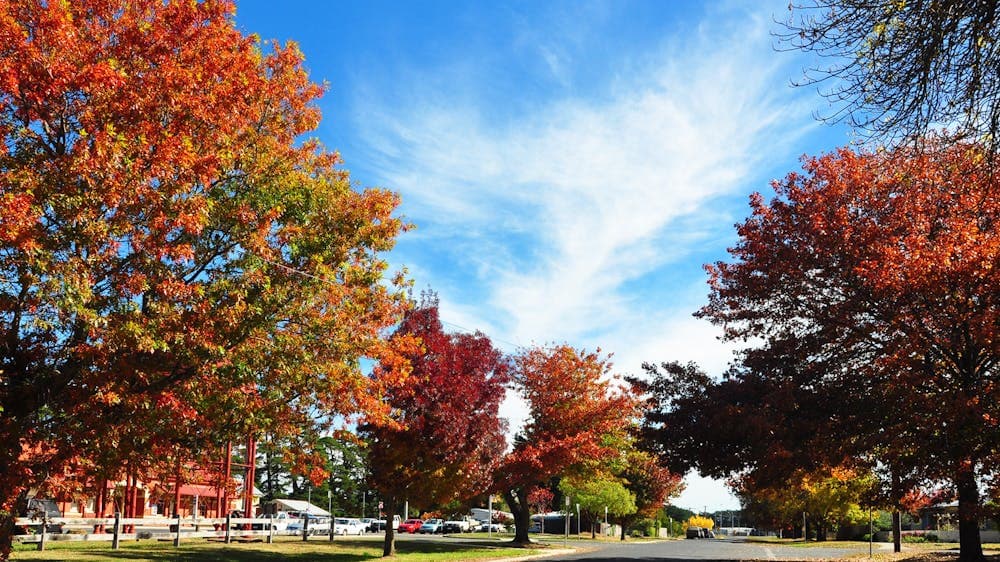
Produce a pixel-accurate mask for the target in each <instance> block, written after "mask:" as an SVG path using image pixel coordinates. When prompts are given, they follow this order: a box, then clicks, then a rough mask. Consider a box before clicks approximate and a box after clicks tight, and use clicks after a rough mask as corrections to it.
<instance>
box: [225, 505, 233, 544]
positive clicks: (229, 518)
mask: <svg viewBox="0 0 1000 562" xmlns="http://www.w3.org/2000/svg"><path fill="white" fill-rule="evenodd" d="M232 519H233V514H232V513H227V514H226V544H229V543H231V542H232V540H233V539H232V536H230V535H231V533H230V532H229V530H230V529H232V528H233V525H232Z"/></svg>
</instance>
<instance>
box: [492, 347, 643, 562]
mask: <svg viewBox="0 0 1000 562" xmlns="http://www.w3.org/2000/svg"><path fill="white" fill-rule="evenodd" d="M610 369H611V365H610V363H608V361H607V360H606V359H602V358H601V357H600V356H599V355H598V354H597V353H588V352H585V351H579V350H576V349H573V348H572V347H569V346H567V345H556V346H551V347H534V348H529V349H526V350H523V351H522V352H521V353H519V354H518V355H517V356H516V357H515V358H514V371H513V384H514V388H515V389H516V390H517V391H518V392H519V393H520V394H521V397H522V398H523V399H524V401H525V402H526V403H527V406H528V418H527V421H526V422H525V425H524V428H523V430H522V431H521V432H520V433H518V435H516V436H515V438H514V447H513V449H512V450H511V451H510V452H508V453H507V455H506V456H505V457H504V458H503V461H502V463H501V465H500V467H499V469H498V471H497V484H496V489H498V490H499V491H500V492H502V493H503V496H504V499H505V500H506V501H507V505H508V506H509V507H510V510H511V513H512V514H513V515H514V527H515V533H514V543H516V544H528V543H529V542H531V541H530V539H529V537H528V527H529V526H530V524H531V519H530V518H531V511H530V508H531V502H530V501H529V494H531V492H532V491H533V490H534V489H535V488H536V487H539V486H544V485H545V484H546V483H547V482H548V481H549V479H550V478H552V477H553V476H556V475H560V474H563V473H565V472H567V471H569V470H571V469H573V468H575V467H578V466H580V465H582V464H584V463H587V462H596V461H600V460H602V459H605V458H607V457H610V456H613V455H616V454H618V453H619V452H620V450H621V447H620V445H621V443H622V442H623V441H624V437H625V435H626V433H627V432H628V430H629V428H630V427H631V425H632V423H633V422H634V420H635V419H636V417H637V416H638V401H637V400H636V398H635V397H634V396H633V395H632V394H631V392H629V391H628V390H627V389H623V388H620V387H617V386H616V385H615V384H614V383H615V381H614V379H612V378H610V376H609V373H610Z"/></svg>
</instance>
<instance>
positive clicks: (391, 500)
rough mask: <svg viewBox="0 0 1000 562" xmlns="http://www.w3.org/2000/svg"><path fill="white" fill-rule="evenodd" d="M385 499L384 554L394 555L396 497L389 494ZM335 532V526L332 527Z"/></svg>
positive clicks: (331, 529)
mask: <svg viewBox="0 0 1000 562" xmlns="http://www.w3.org/2000/svg"><path fill="white" fill-rule="evenodd" d="M384 501H385V504H384V505H385V541H384V542H383V543H382V556H383V557H385V556H393V555H395V554H396V533H395V532H394V530H393V528H392V520H393V516H394V515H395V514H396V498H395V496H392V495H388V496H386V497H385V499H384ZM330 531H331V532H333V528H332V527H331V528H330Z"/></svg>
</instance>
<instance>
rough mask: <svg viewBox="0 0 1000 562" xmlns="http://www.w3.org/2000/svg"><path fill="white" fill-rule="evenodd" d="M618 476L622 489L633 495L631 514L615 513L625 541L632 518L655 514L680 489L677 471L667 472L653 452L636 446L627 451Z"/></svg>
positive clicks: (679, 477)
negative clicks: (633, 507) (622, 485)
mask: <svg viewBox="0 0 1000 562" xmlns="http://www.w3.org/2000/svg"><path fill="white" fill-rule="evenodd" d="M619 477H620V478H621V479H622V481H623V482H624V484H625V489H626V490H628V491H629V493H630V494H632V495H633V496H634V497H635V507H636V509H635V511H634V512H632V513H617V517H616V519H617V521H618V522H619V523H621V529H622V531H621V540H625V529H626V528H627V527H628V526H629V525H630V524H632V523H633V522H634V521H635V520H636V519H638V518H639V517H649V518H651V517H655V516H656V514H657V513H659V511H660V510H661V509H663V507H664V506H665V505H666V504H667V502H668V501H669V500H670V499H671V498H673V497H676V496H678V495H679V494H680V493H681V492H682V491H684V481H683V477H682V476H681V475H680V474H678V473H675V472H671V471H670V469H669V468H667V467H666V466H665V463H664V462H663V461H662V460H661V459H660V458H659V457H657V456H656V455H655V454H652V453H650V452H649V451H644V450H642V449H639V448H637V447H633V448H631V450H629V452H628V454H627V455H626V457H625V463H624V465H623V466H622V470H621V472H619Z"/></svg>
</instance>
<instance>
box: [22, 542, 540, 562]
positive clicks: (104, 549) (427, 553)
mask: <svg viewBox="0 0 1000 562" xmlns="http://www.w3.org/2000/svg"><path fill="white" fill-rule="evenodd" d="M289 539H290V540H279V539H275V541H274V543H272V544H267V543H264V542H253V543H241V544H236V543H234V544H224V543H216V542H208V541H205V542H194V541H190V542H188V543H186V544H182V545H181V546H179V547H176V548H175V547H174V546H173V545H172V544H171V543H170V542H149V541H143V542H135V543H123V544H122V547H121V549H119V550H111V547H110V545H109V544H108V543H85V542H80V543H55V542H53V543H51V544H48V545H46V550H45V551H43V552H39V551H37V550H33V549H34V547H33V546H28V545H24V546H20V547H16V548H15V551H14V553H13V556H12V560H66V561H70V562H111V561H128V562H166V561H178V562H207V561H209V560H211V561H232V562H277V561H279V560H290V561H292V562H296V561H299V562H306V561H313V560H315V561H320V562H360V561H364V560H379V559H381V558H382V543H381V542H373V541H362V540H343V539H337V540H336V541H334V542H329V541H318V540H317V541H309V542H302V541H301V540H296V539H294V538H291V537H289ZM396 553H397V554H396V557H395V558H394V559H393V560H398V561H400V562H437V561H441V562H449V561H450V562H458V561H464V560H469V561H472V560H495V559H498V558H507V557H514V556H524V555H525V554H527V553H528V551H526V550H525V549H523V548H511V547H506V546H504V545H494V544H475V543H468V542H463V543H446V542H430V541H426V542H425V541H413V542H398V543H396Z"/></svg>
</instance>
